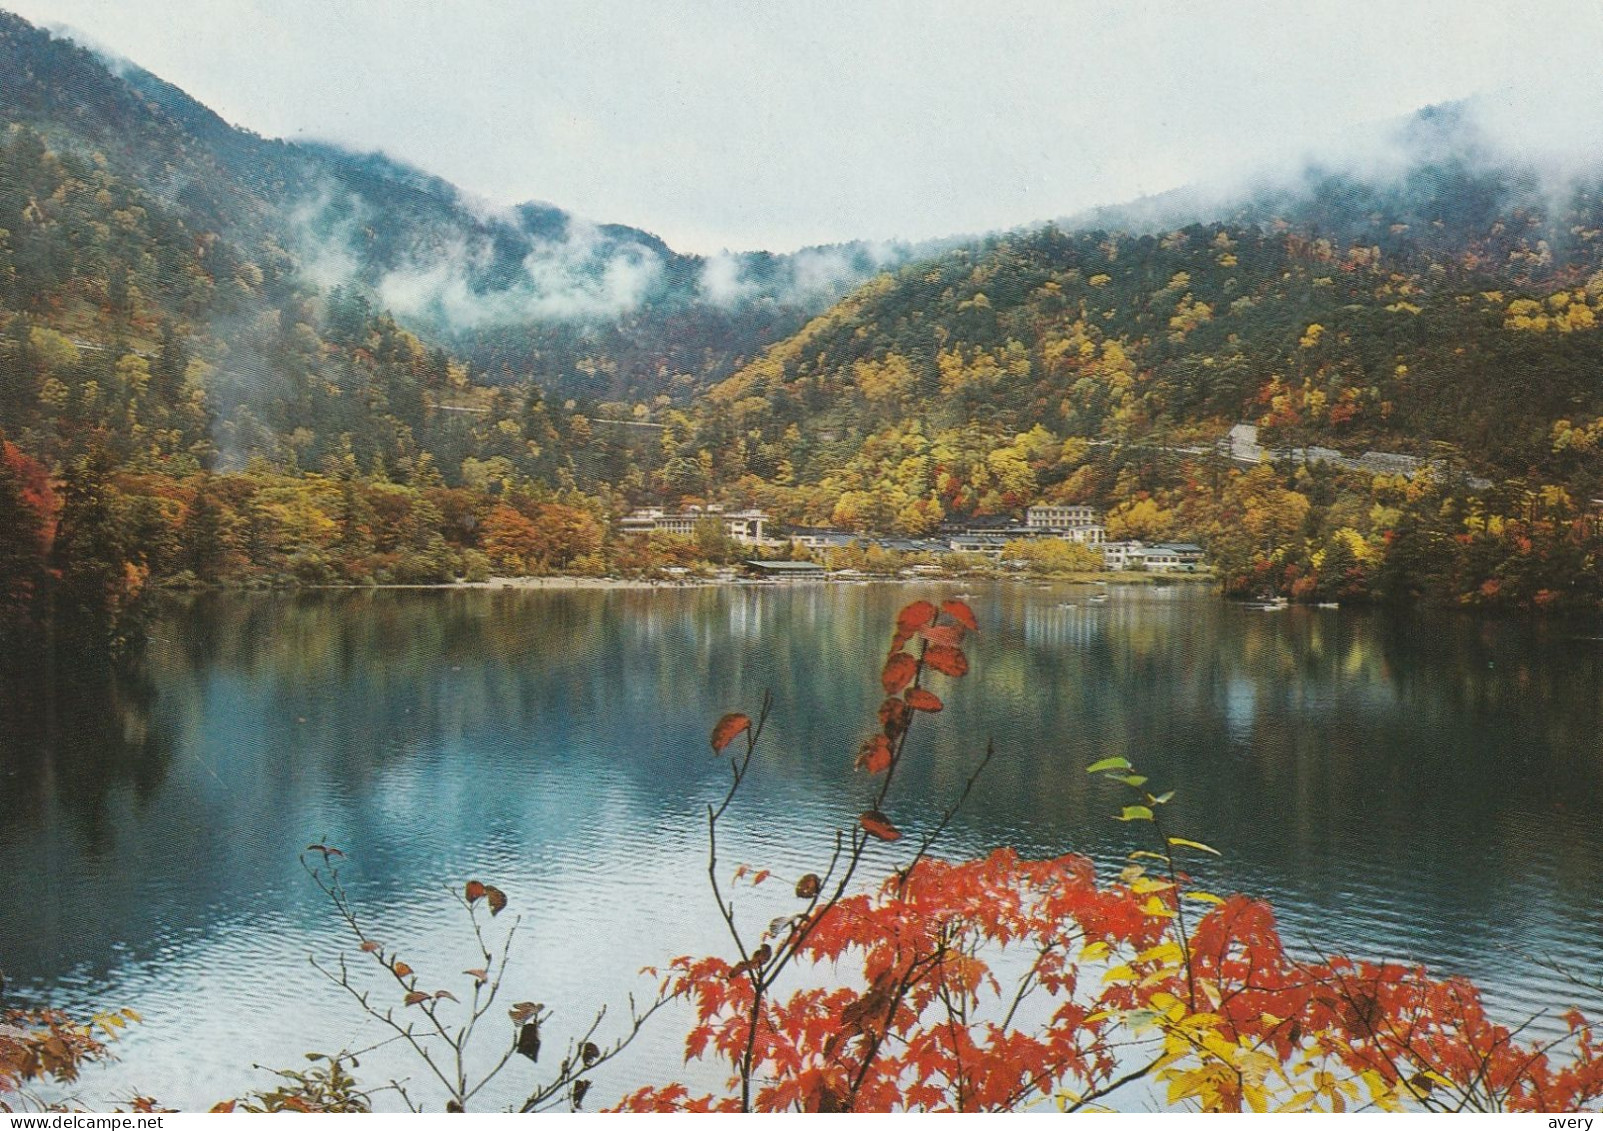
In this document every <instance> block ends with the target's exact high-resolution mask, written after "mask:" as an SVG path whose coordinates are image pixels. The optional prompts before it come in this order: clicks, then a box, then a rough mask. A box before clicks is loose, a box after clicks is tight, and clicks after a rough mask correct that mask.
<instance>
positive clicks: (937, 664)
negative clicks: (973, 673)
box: [924, 644, 968, 676]
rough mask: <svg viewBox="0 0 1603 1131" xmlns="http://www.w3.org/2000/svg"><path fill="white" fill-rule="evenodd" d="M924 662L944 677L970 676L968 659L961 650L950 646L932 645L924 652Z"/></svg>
mask: <svg viewBox="0 0 1603 1131" xmlns="http://www.w3.org/2000/svg"><path fill="white" fill-rule="evenodd" d="M924 662H925V663H926V664H928V665H929V666H930V667H932V668H934V669H935V670H936V671H938V672H940V673H941V674H943V675H949V676H962V675H967V674H968V657H967V656H965V655H963V650H962V649H961V648H953V647H952V646H951V645H949V644H931V645H930V646H929V647H928V648H926V649H925V650H924Z"/></svg>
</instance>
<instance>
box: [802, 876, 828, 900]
mask: <svg viewBox="0 0 1603 1131" xmlns="http://www.w3.org/2000/svg"><path fill="white" fill-rule="evenodd" d="M821 888H822V883H821V881H820V880H819V878H818V876H817V875H815V874H814V873H812V872H808V873H807V874H806V875H805V876H803V877H802V878H801V879H799V880H797V881H796V898H797V899H814V898H816V897H817V895H818V893H819V891H820V889H821Z"/></svg>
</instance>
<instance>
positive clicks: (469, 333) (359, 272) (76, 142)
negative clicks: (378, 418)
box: [0, 13, 914, 400]
mask: <svg viewBox="0 0 1603 1131" xmlns="http://www.w3.org/2000/svg"><path fill="white" fill-rule="evenodd" d="M0 73H4V74H6V76H7V80H6V82H5V84H4V85H3V86H0V119H4V120H7V121H10V122H12V123H16V124H21V125H26V126H28V127H29V128H31V129H33V130H34V131H36V132H37V133H39V134H40V136H42V137H43V138H44V139H45V140H46V142H47V144H48V145H49V146H50V147H51V148H52V149H57V150H60V151H63V152H75V153H79V154H82V155H94V156H95V157H96V159H99V160H104V161H105V162H106V165H107V167H108V169H110V170H111V171H112V172H114V173H115V174H117V175H118V176H120V177H122V178H124V179H126V180H127V181H129V182H130V183H132V184H135V185H137V186H139V187H140V189H141V190H142V191H145V192H147V193H149V194H150V195H152V196H154V197H155V198H157V199H159V200H161V201H163V202H164V203H165V204H166V205H167V206H168V207H169V208H170V209H172V210H173V211H174V213H175V214H176V215H177V216H179V217H180V218H181V219H182V220H183V221H184V222H185V223H186V224H187V225H188V226H190V227H192V228H195V229H197V230H209V231H213V232H216V233H217V234H219V235H221V236H223V237H224V238H226V239H228V240H230V241H232V242H234V243H235V244H236V245H237V246H239V247H240V248H242V249H244V250H245V251H246V253H247V254H249V255H251V257H252V258H253V259H258V260H259V259H260V258H262V257H263V256H267V257H271V256H273V255H277V254H282V255H287V256H288V257H289V259H290V261H291V264H292V266H293V267H294V268H295V269H297V270H298V271H299V272H300V273H301V275H302V276H303V277H304V278H306V279H307V280H308V281H310V282H312V283H315V284H317V285H319V286H321V287H323V288H324V289H327V288H329V287H332V286H336V285H337V286H343V287H347V288H352V287H354V288H357V289H358V290H359V291H361V292H362V293H363V294H365V295H366V296H368V297H369V298H370V299H371V300H372V302H373V303H374V304H375V305H376V306H381V307H383V308H385V309H388V310H390V311H392V312H394V313H395V314H396V315H397V316H399V317H402V318H405V319H406V320H407V321H408V324H409V325H411V326H412V327H413V328H414V329H415V330H417V331H418V332H420V333H423V334H424V335H425V336H427V337H429V338H430V339H431V340H432V341H434V342H436V343H437V344H439V345H442V346H445V347H447V348H449V349H451V350H453V351H454V352H456V353H457V354H459V355H461V356H463V357H464V358H465V359H466V360H468V361H470V362H471V363H473V364H474V365H475V367H476V368H477V369H479V370H481V371H483V372H486V373H488V374H489V375H490V378H491V379H492V380H495V381H503V382H512V381H518V380H525V379H534V380H537V381H539V382H541V383H542V384H543V385H544V386H545V387H546V388H547V389H549V390H550V391H552V392H555V393H557V394H559V395H561V396H570V395H579V396H589V397H594V398H599V399H606V400H624V399H649V398H650V397H652V396H655V395H658V394H662V393H669V394H670V395H673V396H675V397H677V398H679V399H683V398H685V397H687V396H689V395H690V394H691V393H693V392H694V391H695V390H696V389H698V388H700V387H702V385H704V384H705V383H706V382H707V381H709V380H713V379H716V378H718V377H721V376H723V375H726V374H727V373H728V372H729V371H730V370H731V369H732V368H733V367H734V365H735V364H736V363H737V362H738V361H739V360H741V359H743V358H746V357H750V356H752V355H753V354H755V353H756V352H757V351H758V350H759V349H761V348H762V347H763V346H765V345H767V344H769V343H771V342H772V341H774V340H777V339H778V338H780V337H783V336H784V335H785V334H787V333H789V332H791V331H793V330H795V329H797V328H799V327H800V326H801V324H802V323H803V322H804V321H805V319H806V318H807V317H808V316H810V315H811V314H813V313H816V312H818V311H819V310H821V309H823V308H824V307H825V306H827V305H828V304H829V303H830V302H831V301H833V300H835V299H837V298H839V297H841V296H842V295H844V294H845V293H846V292H847V291H848V290H850V289H851V287H852V286H854V285H855V284H857V283H859V282H861V281H863V280H865V279H867V278H869V277H871V276H872V275H873V274H875V273H877V272H878V271H879V270H881V269H882V268H884V267H885V266H887V265H894V264H896V263H900V262H903V261H905V260H907V259H908V258H909V257H910V256H912V255H913V254H914V249H912V248H906V247H885V246H877V245H868V244H863V243H855V244H845V245H838V246H829V247H817V248H808V249H803V250H802V251H799V252H796V253H793V254H789V255H770V254H766V253H742V254H737V255H724V256H718V257H713V258H707V257H703V256H696V255H685V254H680V253H677V252H675V251H673V250H672V249H671V248H669V247H668V246H667V245H666V244H665V243H664V242H663V241H662V240H661V239H659V238H658V237H656V236H654V235H652V234H651V233H648V232H644V231H641V230H639V229H636V228H631V227H627V226H624V225H618V224H605V223H595V222H591V221H588V220H585V219H582V218H581V217H579V216H577V215H574V214H572V213H570V212H567V211H565V210H563V209H561V208H558V207H555V206H553V205H548V204H538V203H528V204H523V205H519V206H516V207H513V208H499V207H493V206H490V205H488V204H486V203H484V202H481V201H476V200H473V199H471V198H469V197H467V196H465V195H464V194H463V193H461V192H460V191H459V190H458V189H456V188H455V187H454V186H453V185H451V184H449V183H448V182H446V181H444V180H443V179H441V178H438V177H435V176H432V175H430V174H427V173H425V172H422V171H420V170H417V169H414V168H410V167H408V166H406V165H404V164H401V163H399V162H396V161H393V160H391V159H389V158H387V157H384V156H382V155H379V154H371V153H355V152H350V151H348V150H345V149H343V148H340V147H337V146H331V145H326V144H296V143H288V142H283V141H277V140H272V139H266V138H262V137H258V136H257V135H255V134H252V133H250V132H248V131H245V130H240V129H237V128H235V127H233V126H231V125H229V124H228V123H226V122H225V121H223V120H222V119H221V118H220V117H219V116H218V115H216V114H215V113H213V112H212V111H211V110H209V109H207V108H206V107H205V106H202V105H201V104H200V103H198V102H196V101H195V100H194V99H192V98H191V97H189V96H188V95H187V94H185V93H184V92H183V91H181V90H179V89H178V88H177V87H174V86H172V85H171V84H169V83H166V82H164V81H162V80H161V79H159V78H157V77H156V76H154V75H152V74H150V73H149V72H147V71H144V70H143V69H141V68H139V67H138V66H136V65H134V64H132V63H129V62H127V61H125V60H115V59H108V58H105V57H102V56H100V55H96V54H95V53H93V52H91V51H89V50H87V49H85V48H83V47H80V46H78V45H76V44H74V43H72V42H71V41H70V40H66V39H62V38H58V37H56V36H53V35H51V34H50V33H48V32H46V31H43V30H41V29H38V28H35V27H33V26H32V25H30V24H28V23H27V22H26V21H24V20H21V19H19V18H18V17H15V16H12V15H9V14H6V13H0ZM645 342H650V343H652V345H651V346H650V347H649V348H646V347H644V346H643V345H642V343H645Z"/></svg>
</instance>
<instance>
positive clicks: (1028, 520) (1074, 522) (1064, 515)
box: [1024, 503, 1100, 530]
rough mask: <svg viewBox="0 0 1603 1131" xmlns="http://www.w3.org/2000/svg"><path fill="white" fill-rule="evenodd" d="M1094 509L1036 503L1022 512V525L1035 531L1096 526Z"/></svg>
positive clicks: (1071, 505)
mask: <svg viewBox="0 0 1603 1131" xmlns="http://www.w3.org/2000/svg"><path fill="white" fill-rule="evenodd" d="M1099 517H1100V516H1098V514H1097V512H1096V508H1095V507H1088V506H1081V505H1078V504H1067V503H1036V504H1035V506H1033V507H1030V508H1029V509H1028V510H1026V511H1025V512H1024V525H1025V526H1028V527H1031V528H1034V529H1037V530H1069V529H1071V528H1073V527H1076V526H1096V525H1097V524H1098V522H1097V520H1098V518H1099Z"/></svg>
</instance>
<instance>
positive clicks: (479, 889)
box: [462, 880, 484, 903]
mask: <svg viewBox="0 0 1603 1131" xmlns="http://www.w3.org/2000/svg"><path fill="white" fill-rule="evenodd" d="M462 894H463V895H464V896H465V897H466V898H467V901H468V902H469V903H477V902H478V901H479V900H481V899H483V898H484V885H483V884H481V883H479V881H478V880H469V881H468V886H467V887H466V888H465V889H464V890H463V892H462Z"/></svg>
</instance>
